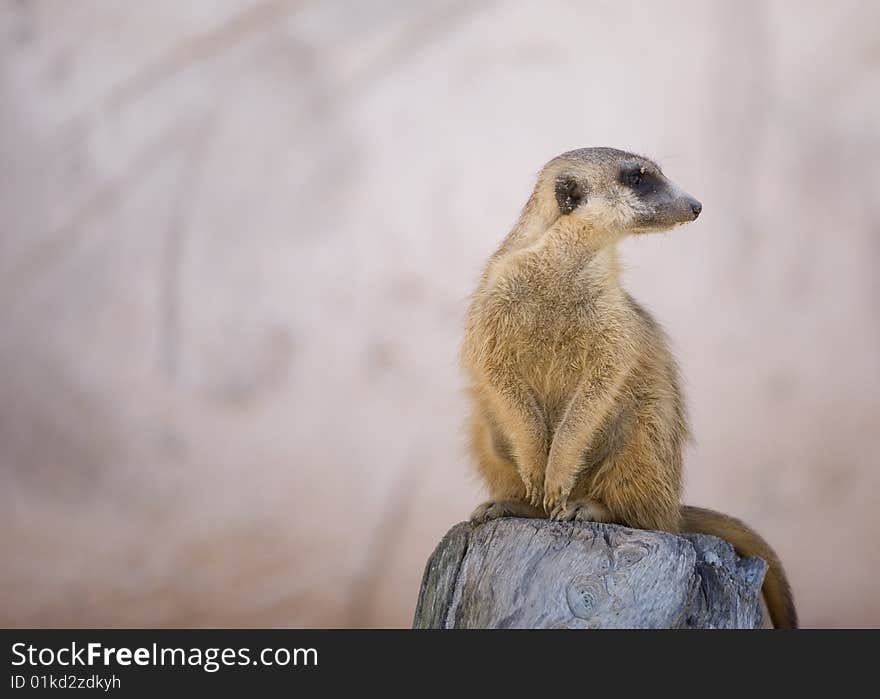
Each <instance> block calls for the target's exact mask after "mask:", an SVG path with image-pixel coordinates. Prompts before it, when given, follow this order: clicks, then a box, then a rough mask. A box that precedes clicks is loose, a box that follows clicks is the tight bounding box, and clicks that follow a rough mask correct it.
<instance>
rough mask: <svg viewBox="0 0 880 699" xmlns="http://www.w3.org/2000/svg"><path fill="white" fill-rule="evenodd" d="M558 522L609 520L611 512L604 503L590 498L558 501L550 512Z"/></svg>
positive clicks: (551, 516)
mask: <svg viewBox="0 0 880 699" xmlns="http://www.w3.org/2000/svg"><path fill="white" fill-rule="evenodd" d="M550 518H551V519H555V520H557V521H558V522H606V523H607V522H611V521H612V519H613V518H612V517H611V512H610V511H609V510H608V508H607V507H605V505H603V504H602V503H601V502H598V501H596V500H592V499H590V498H576V499H573V500H569V501H568V502H564V503H560V504H559V505H557V506H556V507H555V508H554V509H553V511H552V512H551V513H550Z"/></svg>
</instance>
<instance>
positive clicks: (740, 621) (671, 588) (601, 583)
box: [413, 518, 767, 629]
mask: <svg viewBox="0 0 880 699" xmlns="http://www.w3.org/2000/svg"><path fill="white" fill-rule="evenodd" d="M766 570H767V564H766V563H765V562H764V561H763V560H762V559H760V558H745V559H744V558H739V557H738V556H737V555H736V553H735V552H734V550H733V547H732V546H731V545H730V544H729V543H727V542H726V541H722V540H721V539H718V538H716V537H712V536H704V535H701V534H681V535H677V534H668V533H665V532H657V531H645V530H638V529H628V528H626V527H619V526H615V525H609V524H594V523H583V522H573V523H561V522H552V521H549V520H543V519H519V518H505V519H497V520H493V521H490V522H487V523H485V524H482V525H476V526H475V525H473V524H470V523H468V522H462V523H461V524H457V525H456V526H455V527H453V528H452V529H451V530H450V531H449V532H448V533H447V534H446V536H445V537H444V538H443V540H442V541H441V542H440V544H439V545H438V546H437V548H436V550H435V551H434V553H433V554H432V555H431V558H430V559H429V560H428V564H427V566H426V568H425V574H424V577H423V579H422V587H421V590H420V592H419V601H418V605H417V607H416V613H415V619H414V621H413V627H414V628H419V629H424V628H758V627H760V626H761V625H762V622H763V618H764V613H763V605H762V603H761V583H762V581H763V579H764V574H765V572H766Z"/></svg>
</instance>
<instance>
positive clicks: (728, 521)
mask: <svg viewBox="0 0 880 699" xmlns="http://www.w3.org/2000/svg"><path fill="white" fill-rule="evenodd" d="M681 529H682V531H685V532H690V533H693V534H711V535H712V536H717V537H718V538H720V539H725V540H726V541H729V542H730V543H731V544H733V548H734V549H736V552H737V553H738V554H739V555H740V556H760V557H761V558H763V559H764V560H765V561H767V563H768V565H769V569H768V570H767V575H766V576H765V578H764V585H763V587H762V588H761V592H762V593H763V596H764V603H765V604H766V605H767V608H768V609H769V611H770V619H771V620H772V621H773V626H774V627H775V628H777V629H796V628H797V627H798V619H797V611H796V610H795V608H794V598H793V597H792V594H791V587H789V585H788V579H787V578H786V577H785V570H784V569H783V567H782V563H780V561H779V558H778V557H777V555H776V553H775V552H774V551H773V549H772V548H770V544H768V543H767V542H766V541H764V539H762V538H761V537H760V536H759V535H758V534H757V533H756V532H754V531H752V530H751V529H750V528H749V527H748V526H746V525H745V524H744V523H743V522H741V521H740V520H738V519H736V518H734V517H729V516H728V515H725V514H722V513H720V512H715V511H714V510H706V509H704V508H702V507H690V506H687V505H683V506H682V508H681Z"/></svg>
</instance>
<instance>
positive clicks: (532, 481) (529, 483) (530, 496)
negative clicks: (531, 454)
mask: <svg viewBox="0 0 880 699" xmlns="http://www.w3.org/2000/svg"><path fill="white" fill-rule="evenodd" d="M523 483H524V484H525V487H526V501H527V502H528V503H529V504H531V505H532V506H533V507H541V501H542V500H543V498H544V476H543V474H540V473H538V474H534V475H532V476H531V477H528V478H523Z"/></svg>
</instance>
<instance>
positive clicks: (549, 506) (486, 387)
mask: <svg viewBox="0 0 880 699" xmlns="http://www.w3.org/2000/svg"><path fill="white" fill-rule="evenodd" d="M633 167H636V168H640V172H644V173H646V175H650V176H652V177H653V179H652V180H651V181H652V182H654V183H655V184H656V186H655V187H654V188H653V190H651V192H650V193H645V192H644V191H642V192H640V191H636V190H635V189H634V188H633V186H628V185H627V183H626V182H627V180H626V179H625V173H626V172H629V171H631V170H632V168H633ZM622 172H623V173H624V174H621V173H622ZM622 178H623V179H622ZM560 182H565V183H571V185H570V186H571V187H572V188H573V190H572V191H575V192H576V194H575V197H574V198H575V201H574V204H573V205H572V206H571V207H569V208H570V209H571V210H566V209H565V206H567V204H568V202H569V201H570V200H565V202H563V200H562V199H560V196H566V195H565V191H567V190H563V194H562V195H560V193H559V192H560V189H559V187H560V184H559V183H560ZM695 206H699V205H698V203H697V202H695V200H693V199H692V198H690V197H689V196H688V195H687V194H685V193H684V192H682V191H681V190H679V189H678V188H677V187H675V185H673V184H672V183H671V182H669V181H668V180H667V179H666V178H665V177H664V176H663V175H662V173H661V172H660V170H659V168H658V167H657V166H656V165H655V164H654V163H652V162H651V161H649V160H647V159H644V158H641V157H639V156H636V155H633V154H630V153H625V152H622V151H616V150H612V149H584V150H580V151H572V152H571V153H567V154H564V155H562V156H559V157H558V158H555V159H554V160H552V161H551V162H550V163H548V164H547V165H546V166H545V168H544V169H543V170H542V172H541V174H540V175H539V177H538V181H537V183H536V185H535V189H534V192H533V193H532V196H531V197H530V198H529V201H528V203H527V204H526V206H525V208H524V209H523V212H522V215H521V216H520V219H519V221H518V222H517V224H516V226H514V228H513V230H512V231H511V232H510V234H509V235H508V236H507V237H506V238H505V240H504V241H503V243H502V244H501V246H500V247H499V249H498V251H497V252H496V253H495V254H494V255H493V256H492V258H491V259H490V261H489V264H488V265H487V267H486V270H485V272H484V273H483V276H482V279H481V282H480V285H479V288H478V289H477V291H476V293H475V294H474V296H473V299H472V302H471V306H470V310H469V313H468V320H467V330H466V336H465V342H464V347H463V351H462V362H463V366H464V368H465V371H466V372H467V375H468V377H469V379H470V386H469V395H470V398H471V402H472V415H471V418H470V427H469V432H470V445H471V450H472V452H473V455H474V457H475V459H476V462H477V467H478V470H479V472H480V474H481V476H482V477H483V479H484V480H485V482H486V485H487V487H488V490H489V493H490V496H491V498H492V499H491V500H490V501H489V502H488V503H486V504H484V505H482V506H480V508H478V509H477V511H476V512H475V513H474V518H475V519H476V520H484V519H488V518H492V517H499V516H508V515H516V516H537V517H547V516H549V517H552V518H555V519H560V520H571V519H580V520H585V521H601V522H616V523H620V524H625V525H628V526H633V527H639V528H645V529H659V530H663V531H669V532H677V531H680V530H682V529H685V530H688V531H690V530H694V531H704V529H700V528H699V527H701V526H703V527H707V528H711V527H713V526H714V527H720V529H718V531H721V532H723V533H722V534H721V535H722V536H724V535H725V534H730V535H731V536H732V538H733V543H734V545H738V544H737V541H740V543H741V544H742V545H743V549H742V550H741V553H743V554H744V555H761V556H763V557H765V558H767V560H768V562H770V565H771V572H770V574H768V582H767V583H765V587H764V591H765V593H767V591H768V589H770V588H772V590H776V591H777V592H779V591H780V590H781V591H783V592H784V591H787V589H788V587H787V583H785V577H784V573H783V572H782V568H781V566H780V565H779V561H778V559H777V558H776V556H775V554H773V552H772V550H771V549H769V547H768V546H766V544H765V543H764V542H763V540H761V539H760V537H758V536H757V535H756V534H754V533H753V532H750V531H749V530H748V529H747V528H745V527H744V525H742V524H741V523H739V522H737V521H736V520H732V519H729V518H728V519H726V520H724V522H721V520H719V519H718V518H719V517H720V518H722V519H724V516H722V515H716V513H713V515H712V517H708V516H706V515H700V516H698V514H697V513H698V512H700V513H705V512H709V511H703V510H700V511H697V510H696V509H692V508H691V509H686V510H685V511H684V516H683V512H682V509H681V506H680V497H681V468H682V447H683V445H684V442H685V440H686V439H687V420H686V416H685V409H684V403H683V400H682V396H681V391H680V389H679V379H678V369H677V367H676V364H675V361H674V359H673V357H672V354H671V353H670V351H669V349H668V347H667V341H666V338H665V336H664V333H663V331H662V329H661V328H660V326H659V325H658V324H657V323H656V322H655V321H654V319H653V318H652V317H651V316H650V314H649V313H648V312H647V311H645V310H644V309H643V308H641V307H640V306H639V305H638V304H637V303H636V302H635V301H634V300H633V299H632V297H630V296H629V295H628V294H627V293H626V292H625V291H624V290H623V289H622V288H621V286H620V283H619V265H618V261H617V251H616V243H617V241H618V240H619V239H620V238H621V237H623V236H624V235H627V234H632V233H643V232H648V231H653V230H665V229H668V228H671V227H672V226H674V225H676V224H679V223H685V222H687V221H690V220H692V219H693V218H695V217H696V215H697V214H698V213H699V209H698V208H696V209H695V208H694V207H695ZM731 523H735V524H731ZM689 527H693V529H690V528H689ZM742 532H748V536H746V535H742ZM710 533H714V532H710ZM734 534H735V535H736V536H733V535H734ZM725 538H730V537H728V536H725ZM746 539H747V540H746ZM756 542H759V543H760V545H759V546H758V547H757V550H756V549H755V547H754V546H755V544H756ZM780 580H781V581H782V582H781V583H780V582H779V581H780ZM775 597H776V599H768V605H769V606H770V610H771V614H772V615H773V619H774V623H775V624H776V625H777V626H786V625H789V626H790V625H796V618H795V617H794V611H793V610H794V608H793V605H791V604H790V595H789V596H788V597H785V595H782V598H784V599H782V601H780V595H776V596H775ZM785 599H787V600H788V603H787V602H786V601H785ZM792 620H793V621H792Z"/></svg>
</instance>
